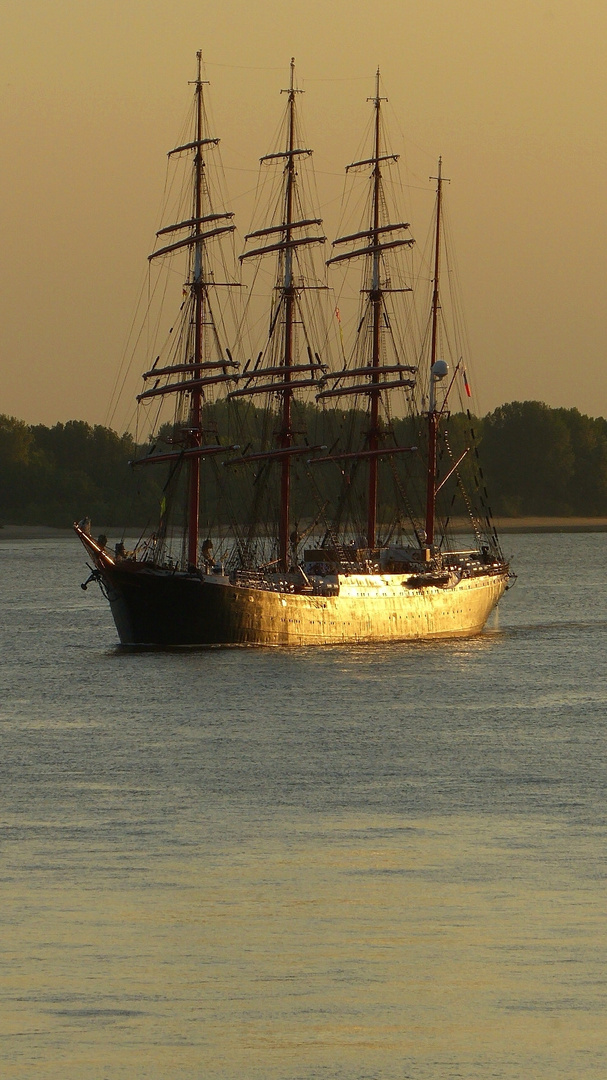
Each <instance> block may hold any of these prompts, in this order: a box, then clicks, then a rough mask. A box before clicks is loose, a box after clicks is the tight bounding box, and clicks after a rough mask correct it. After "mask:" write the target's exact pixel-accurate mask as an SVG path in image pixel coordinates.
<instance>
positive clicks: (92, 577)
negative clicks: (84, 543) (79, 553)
mask: <svg viewBox="0 0 607 1080" xmlns="http://www.w3.org/2000/svg"><path fill="white" fill-rule="evenodd" d="M86 565H87V566H88V568H89V570H90V571H91V572H90V574H89V576H88V577H87V579H86V581H83V582H82V584H81V586H80V588H81V589H82V590H83V592H86V590H87V589H88V587H89V585H90V584H91V581H96V582H97V583H98V584H99V585H100V584H101V574H100V573H99V571H98V570H95V569H94V568H93V567H92V566H90V565H89V563H87V564H86Z"/></svg>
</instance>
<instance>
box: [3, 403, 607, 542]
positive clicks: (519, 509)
mask: <svg viewBox="0 0 607 1080" xmlns="http://www.w3.org/2000/svg"><path fill="white" fill-rule="evenodd" d="M367 423H368V422H367V419H366V416H365V414H364V413H362V412H357V411H354V410H352V411H350V412H343V411H340V410H339V409H321V408H317V407H316V406H314V405H310V404H307V405H305V404H304V405H298V406H297V407H296V408H294V428H295V429H296V430H297V432H299V434H296V436H295V439H296V441H301V440H303V438H304V435H303V433H304V432H307V435H306V438H307V441H308V442H309V444H310V445H311V446H314V445H319V446H326V447H327V452H328V453H332V452H334V450H335V448H336V447H337V446H341V447H342V448H343V446H344V444H345V441H346V440H347V439H348V440H349V441H351V445H356V444H358V445H362V442H363V439H364V432H365V430H366V427H367ZM203 426H205V429H206V430H205V436H204V438H205V441H209V442H213V441H214V440H215V439H216V438H217V432H221V433H222V442H223V441H225V440H226V437H227V438H228V439H229V440H230V441H231V442H234V443H238V444H239V445H240V447H241V453H246V452H255V450H259V449H260V448H262V447H264V446H265V447H266V448H268V447H271V446H275V445H276V442H275V438H276V430H277V426H278V420H277V417H270V418H269V419H268V414H267V413H265V412H264V410H262V409H260V408H257V407H255V406H253V405H251V404H250V403H244V402H233V403H227V402H218V403H217V404H215V405H213V406H207V407H205V415H204V425H203ZM471 426H472V427H473V429H474V432H475V436H476V442H477V444H478V448H479V461H480V465H481V466H482V470H481V472H480V485H481V487H482V488H484V487H485V485H486V487H487V488H488V490H489V502H490V505H491V507H492V509H493V511H494V512H495V513H496V514H498V515H499V514H501V515H514V516H517V515H538V516H541V515H559V516H566V515H574V514H575V515H581V516H599V515H607V421H606V420H604V419H602V418H601V417H599V418H598V419H595V418H592V417H589V416H584V415H582V414H581V413H580V412H579V411H578V410H577V409H551V408H549V407H548V406H547V405H544V404H542V402H539V401H524V402H519V401H513V402H510V403H509V404H507V405H501V406H500V407H499V408H498V409H495V411H494V412H492V413H490V414H489V415H488V416H486V417H484V418H483V419H478V418H476V417H473V418H472V420H470V419H469V418H468V417H467V416H465V415H464V414H461V415H456V416H452V417H451V418H450V421H449V425H448V428H449V433H448V446H447V443H446V442H445V440H444V439H443V440H442V441H439V462H440V464H439V471H440V473H441V475H445V474H446V473H447V471H448V470H449V468H450V463H451V462H453V461H454V460H457V459H458V458H459V456H460V454H461V453H463V452H464V451H465V450H466V448H467V447H469V446H470V447H471V439H470V428H471ZM393 429H394V437H395V439H396V442H397V443H398V444H399V445H411V446H419V447H420V453H419V454H417V453H412V454H403V455H399V456H398V458H396V459H394V462H395V467H396V468H397V469H398V475H399V477H400V480H399V483H400V485H401V488H402V490H405V491H406V493H407V496H408V498H409V499H410V501H411V503H412V504H413V505H416V506H417V505H420V504H423V489H424V484H425V465H424V454H423V448H424V445H425V421H424V419H423V418H420V417H417V418H405V419H400V420H395V421H394V423H393ZM158 449H159V451H162V450H164V449H166V447H165V446H164V445H163V444H162V441H160V443H159V445H158ZM146 452H148V448H144V447H137V446H136V444H135V442H134V440H133V439H132V437H131V436H130V435H129V434H128V433H127V434H124V435H118V434H117V433H116V432H114V431H111V430H110V429H109V428H105V427H101V426H99V425H96V426H95V427H91V426H90V425H89V424H86V423H84V422H83V421H81V420H72V421H69V422H68V423H66V424H55V425H54V426H53V427H50V428H49V427H44V426H43V425H36V426H33V427H31V426H28V425H27V424H25V423H24V422H23V421H21V420H17V419H15V417H9V416H0V522H6V523H9V522H10V523H13V524H31V525H54V526H68V525H69V524H70V522H72V521H74V520H76V519H79V518H81V517H83V516H84V515H85V514H88V515H89V516H90V517H91V518H92V519H93V521H94V522H95V523H97V524H103V525H118V524H121V525H122V524H124V525H132V526H143V525H145V524H147V523H148V522H151V523H155V522H156V521H157V518H158V516H159V507H160V503H161V500H162V497H163V485H164V483H165V479H166V477H165V475H164V471H163V469H162V468H161V467H158V468H157V469H142V468H140V469H132V468H130V466H129V461H131V460H132V459H133V458H137V457H140V456H142V455H143V454H144V453H146ZM209 462H210V465H209V468H208V471H207V474H206V477H205V484H204V490H203V497H202V507H201V510H202V516H203V519H204V518H208V520H209V521H210V520H211V518H212V517H213V518H214V519H215V520H217V519H218V517H219V519H220V520H223V521H224V522H227V521H229V520H232V519H236V520H237V519H239V518H240V520H245V518H246V514H247V512H248V507H249V506H250V499H251V492H252V491H253V490H254V488H255V485H256V483H257V480H256V476H257V475H261V473H262V469H261V467H260V468H259V470H258V473H257V474H255V473H252V471H251V466H234V467H228V468H225V467H223V466H222V464H221V461H220V460H219V458H213V459H209ZM302 467H303V463H302ZM265 468H267V466H265ZM320 470H322V478H321V471H320ZM351 472H352V485H353V488H354V487H355V486H356V485H359V486H360V488H361V503H362V488H363V487H364V476H363V472H364V470H360V472H359V474H358V476H356V474H355V471H354V469H352V470H351ZM459 472H460V475H461V476H462V477H464V478H465V480H466V486H470V487H471V488H472V487H473V486H474V484H475V483H476V482H477V479H478V475H479V473H478V462H477V459H476V455H475V454H474V451H473V449H471V451H470V452H469V453H468V455H467V457H466V458H465V460H464V461H463V463H462V464H461V466H460V470H459ZM312 473H313V476H314V477H315V478H316V477H317V478H318V481H319V486H320V484H321V485H322V501H323V502H324V501H326V505H327V508H328V512H329V513H331V512H332V511H334V510H335V508H337V506H338V502H339V498H340V491H341V489H342V480H343V476H342V470H341V469H340V468H339V466H338V465H332V466H330V467H325V466H319V467H318V472H316V471H315V470H312ZM274 489H275V485H270V486H269V491H270V495H269V496H268V498H270V497H271V498H275V491H274ZM272 492H274V494H272ZM458 497H459V496H458V493H457V490H456V485H455V482H454V481H452V482H450V486H448V487H446V488H445V491H444V493H442V494H441V498H444V508H443V512H444V513H445V514H446V513H458V512H461V509H462V508H461V507H459V506H458V505H457V503H456V502H455V501H454V500H456V499H457V498H458ZM294 498H295V504H294V508H293V509H294V517H295V518H297V517H301V518H302V519H303V518H305V517H307V516H312V515H314V514H315V512H316V510H317V508H318V498H317V500H316V502H315V503H314V504H313V503H312V501H311V497H310V494H309V493H308V494H305V493H303V494H298V493H297V491H295V492H294ZM391 498H392V496H391V494H390V491H389V490H388V487H386V490H385V498H384V503H385V505H384V512H385V515H386V516H385V518H384V520H388V515H389V514H390V513H391V512H393V511H394V509H395V506H396V503H394V505H392V502H391ZM217 515H218V517H217Z"/></svg>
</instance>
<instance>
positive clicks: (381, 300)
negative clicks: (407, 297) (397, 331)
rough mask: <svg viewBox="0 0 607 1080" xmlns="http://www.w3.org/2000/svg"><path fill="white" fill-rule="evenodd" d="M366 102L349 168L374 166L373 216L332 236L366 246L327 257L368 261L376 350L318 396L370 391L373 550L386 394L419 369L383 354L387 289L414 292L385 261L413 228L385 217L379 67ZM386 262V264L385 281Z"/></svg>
mask: <svg viewBox="0 0 607 1080" xmlns="http://www.w3.org/2000/svg"><path fill="white" fill-rule="evenodd" d="M367 101H371V102H372V104H373V108H374V110H375V119H374V124H373V151H372V156H371V157H369V158H365V159H364V160H362V161H354V162H352V164H350V165H348V166H347V167H346V172H349V171H350V170H351V169H359V168H368V167H369V166H372V172H371V176H370V179H371V193H370V215H369V218H368V219H367V221H368V225H366V226H365V227H364V228H363V231H362V232H356V233H351V234H350V235H348V236H341V237H339V238H338V239H336V240H334V241H333V246H335V245H340V244H350V243H352V242H354V241H359V240H362V241H363V242H364V246H363V247H358V246H355V247H354V248H353V249H351V250H349V251H345V252H342V253H341V254H339V255H334V256H333V258H331V259H329V260H328V264H327V265H331V264H333V263H338V262H342V261H345V260H349V259H354V258H364V259H366V260H367V264H366V265H367V274H368V273H370V280H369V277H368V276H365V278H364V289H363V292H364V294H365V296H366V301H365V303H367V304H368V305H369V307H368V308H367V311H369V309H370V312H369V313H370V333H371V350H370V355H369V357H368V360H367V361H366V363H365V366H364V367H354V368H349V369H348V368H344V369H343V370H342V371H340V372H338V373H335V375H330V376H328V377H327V379H332V378H335V379H336V380H337V383H336V385H335V386H333V387H331V389H328V390H323V391H322V393H321V394H319V395H318V399H319V400H320V399H326V398H330V397H331V398H333V397H341V396H347V395H350V394H352V395H358V394H365V395H367V396H368V400H369V406H368V409H369V428H368V430H367V432H366V438H367V449H366V450H363V451H361V452H360V453H359V454H358V455H353V457H356V456H357V457H359V458H361V459H366V460H368V462H369V472H368V487H367V535H366V543H367V547H368V548H369V549H373V548H374V547H375V546H376V543H377V507H378V490H379V461H380V458H381V457H382V456H384V450H385V451H386V452H389V451H388V448H387V447H385V446H383V445H380V444H381V443H382V425H381V422H380V401H381V395H382V393H384V392H385V391H387V390H392V389H397V388H399V389H402V390H407V389H412V388H413V386H414V382H413V380H411V379H405V378H403V376H404V375H405V374H411V375H413V374H415V372H416V368H415V367H412V366H411V365H408V364H403V363H402V362H401V359H400V356H399V355H398V353H397V354H396V359H397V363H395V364H386V363H384V362H383V358H382V325H385V326H387V327H389V321H388V317H387V314H385V311H384V306H385V294H386V293H388V292H408V291H409V289H408V288H406V289H399V288H393V287H392V285H391V283H390V280H389V277H390V275H389V273H388V272H387V270H386V268H385V266H384V259H385V253H386V252H387V251H392V250H393V249H396V248H400V247H410V246H411V245H412V244H413V239H412V238H411V237H405V236H403V235H402V233H403V231H404V230H407V229H408V228H409V223H408V222H404V221H398V220H396V221H393V222H390V221H389V220H386V207H385V199H384V195H383V184H382V181H383V174H382V163H383V162H387V163H391V162H396V161H398V155H397V154H391V153H387V152H382V145H381V143H382V140H381V103H382V101H387V98H385V97H381V95H380V72H379V68H378V69H377V72H376V75H375V95H374V97H372V98H367ZM382 267H384V273H383V277H384V282H383V283H382ZM384 320H385V321H384ZM368 326H369V323H367V322H366V320H365V316H364V315H363V318H362V319H361V321H360V324H359V333H360V330H361V328H363V327H365V332H366V328H367V327H368ZM389 332H390V331H389ZM388 373H394V374H397V375H398V376H399V378H397V379H392V380H390V381H386V375H387V374H388ZM357 376H358V377H359V378H358V379H357V381H356V382H354V383H350V379H352V378H356V377H357ZM360 376H363V378H362V379H361V378H360Z"/></svg>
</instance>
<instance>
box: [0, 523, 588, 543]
mask: <svg viewBox="0 0 607 1080" xmlns="http://www.w3.org/2000/svg"><path fill="white" fill-rule="evenodd" d="M494 520H495V527H496V529H497V531H498V533H502V534H504V535H506V534H507V533H576V532H579V533H597V532H607V517H598V518H593V517H516V518H514V517H508V518H506V517H505V518H495V519H494ZM451 524H452V528H453V531H454V532H458V531H459V532H468V531H469V525H468V523H467V522H465V521H463V520H462V521H460V520H455V521H453V522H452V523H451ZM138 532H139V529H138V528H137V527H136V526H132V527H130V526H127V527H126V529H125V528H124V527H123V526H122V525H99V526H94V527H93V534H94V535H95V536H99V535H101V533H105V535H106V536H108V537H109V538H110V540H111V539H113V538H114V537H120V536H122V534H123V533H127V534H128V535H131V536H132V535H135V534H136V533H138ZM72 536H74V533H73V532H72V530H71V529H54V528H52V527H51V526H50V525H3V526H0V541H2V540H64V539H68V538H69V537H72ZM74 539H75V537H74Z"/></svg>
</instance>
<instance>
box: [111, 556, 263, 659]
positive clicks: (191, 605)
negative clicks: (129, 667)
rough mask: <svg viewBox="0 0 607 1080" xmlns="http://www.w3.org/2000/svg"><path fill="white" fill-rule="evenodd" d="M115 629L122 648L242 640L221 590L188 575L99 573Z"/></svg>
mask: <svg viewBox="0 0 607 1080" xmlns="http://www.w3.org/2000/svg"><path fill="white" fill-rule="evenodd" d="M102 577H103V580H104V583H105V586H106V590H107V594H108V599H109V602H110V607H111V609H112V615H113V616H114V622H115V623H116V629H117V630H118V634H119V636H120V641H121V642H122V644H123V645H156V646H160V647H165V648H170V647H177V648H178V647H180V646H192V645H199V646H205V645H228V644H233V643H234V641H235V634H236V641H238V640H244V639H242V638H240V637H239V636H238V634H237V627H236V626H235V620H234V619H233V618H230V609H229V607H228V606H227V605H226V602H225V601H226V597H225V589H223V588H221V587H220V586H216V585H210V584H208V583H207V582H204V581H201V580H200V578H198V577H195V576H193V575H189V574H188V575H185V574H170V573H166V572H164V571H152V570H150V571H145V570H142V571H137V572H131V571H129V570H124V571H121V570H120V569H118V568H114V569H112V570H111V571H108V570H107V569H104V570H103V571H102Z"/></svg>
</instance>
